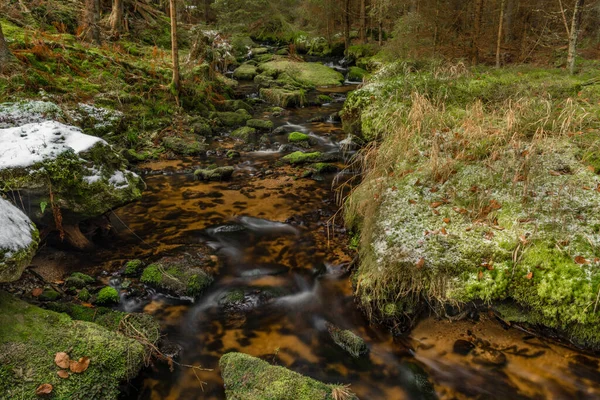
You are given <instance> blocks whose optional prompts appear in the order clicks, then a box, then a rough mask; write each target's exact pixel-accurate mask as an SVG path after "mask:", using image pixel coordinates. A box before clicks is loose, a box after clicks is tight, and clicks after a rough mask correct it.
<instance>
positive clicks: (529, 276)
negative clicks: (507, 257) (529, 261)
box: [526, 271, 533, 279]
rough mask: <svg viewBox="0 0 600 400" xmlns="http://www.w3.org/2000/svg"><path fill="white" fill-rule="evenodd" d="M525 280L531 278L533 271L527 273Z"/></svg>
mask: <svg viewBox="0 0 600 400" xmlns="http://www.w3.org/2000/svg"><path fill="white" fill-rule="evenodd" d="M526 278H527V279H531V278H533V271H529V273H528V274H527V276H526Z"/></svg>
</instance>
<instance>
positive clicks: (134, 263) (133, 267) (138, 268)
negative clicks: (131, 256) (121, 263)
mask: <svg viewBox="0 0 600 400" xmlns="http://www.w3.org/2000/svg"><path fill="white" fill-rule="evenodd" d="M143 269H144V262H143V261H142V260H129V261H127V262H126V263H125V269H124V270H123V275H124V276H137V275H139V274H141V273H142V270H143Z"/></svg>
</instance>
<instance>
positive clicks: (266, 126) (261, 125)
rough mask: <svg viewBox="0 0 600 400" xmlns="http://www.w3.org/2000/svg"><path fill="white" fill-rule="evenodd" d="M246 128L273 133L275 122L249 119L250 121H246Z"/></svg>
mask: <svg viewBox="0 0 600 400" xmlns="http://www.w3.org/2000/svg"><path fill="white" fill-rule="evenodd" d="M246 126H249V127H250V128H254V129H258V130H261V131H271V130H273V121H269V120H265V119H249V120H248V121H246Z"/></svg>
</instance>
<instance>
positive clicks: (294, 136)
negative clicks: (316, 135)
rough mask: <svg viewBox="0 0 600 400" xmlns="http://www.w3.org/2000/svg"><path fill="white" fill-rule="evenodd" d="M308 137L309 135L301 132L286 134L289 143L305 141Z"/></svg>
mask: <svg viewBox="0 0 600 400" xmlns="http://www.w3.org/2000/svg"><path fill="white" fill-rule="evenodd" d="M308 139H309V136H308V135H307V134H306V133H302V132H292V133H290V134H289V135H288V142H290V143H297V142H307V141H308Z"/></svg>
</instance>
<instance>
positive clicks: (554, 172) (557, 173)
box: [550, 170, 561, 176]
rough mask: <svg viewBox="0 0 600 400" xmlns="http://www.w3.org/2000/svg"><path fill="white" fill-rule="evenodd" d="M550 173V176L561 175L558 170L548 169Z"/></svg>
mask: <svg viewBox="0 0 600 400" xmlns="http://www.w3.org/2000/svg"><path fill="white" fill-rule="evenodd" d="M550 175H552V176H560V175H561V173H560V172H558V171H553V170H550Z"/></svg>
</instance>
